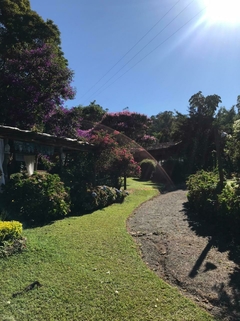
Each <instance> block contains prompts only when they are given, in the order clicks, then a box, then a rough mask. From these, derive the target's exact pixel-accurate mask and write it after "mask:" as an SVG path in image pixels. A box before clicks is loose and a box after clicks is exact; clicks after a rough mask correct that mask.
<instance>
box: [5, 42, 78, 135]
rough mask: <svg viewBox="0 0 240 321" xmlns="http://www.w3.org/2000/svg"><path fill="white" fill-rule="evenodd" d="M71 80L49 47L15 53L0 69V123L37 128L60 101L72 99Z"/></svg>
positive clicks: (70, 74) (67, 70)
mask: <svg viewBox="0 0 240 321" xmlns="http://www.w3.org/2000/svg"><path fill="white" fill-rule="evenodd" d="M72 76H73V73H72V71H70V70H69V69H68V68H67V67H61V66H60V65H59V63H58V58H57V57H56V55H55V53H54V52H53V50H52V47H51V45H43V46H41V47H38V48H35V49H21V50H19V51H18V53H17V54H16V55H14V57H12V58H11V59H6V62H5V63H4V65H3V66H2V68H1V69H0V101H1V109H0V119H1V123H2V124H6V125H10V126H17V127H20V128H32V127H33V126H37V127H38V129H39V128H41V126H42V124H43V123H44V122H45V121H46V120H47V119H48V117H49V116H50V115H51V114H52V113H53V112H54V111H55V109H56V108H57V107H59V106H61V105H62V102H63V100H66V99H69V98H73V96H74V91H73V89H72V88H71V86H70V82H71V80H72Z"/></svg>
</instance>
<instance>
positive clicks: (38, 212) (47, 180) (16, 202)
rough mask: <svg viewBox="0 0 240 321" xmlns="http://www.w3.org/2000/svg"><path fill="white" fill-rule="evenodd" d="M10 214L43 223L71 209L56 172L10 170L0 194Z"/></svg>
mask: <svg viewBox="0 0 240 321" xmlns="http://www.w3.org/2000/svg"><path fill="white" fill-rule="evenodd" d="M0 197H1V200H2V204H3V206H4V209H5V210H6V211H7V212H8V213H9V214H10V216H11V218H16V219H18V220H20V221H29V220H33V221H34V222H36V223H44V222H48V221H52V220H55V219H59V218H62V217H64V216H65V215H67V214H68V213H69V211H70V198H69V193H68V189H67V188H65V187H64V184H63V183H62V182H61V181H60V178H59V176H58V175H56V174H54V175H51V174H47V173H41V174H40V173H34V174H33V175H32V176H30V177H29V176H27V175H26V174H25V173H23V174H22V173H18V174H13V175H12V176H11V179H10V180H9V182H8V183H7V184H6V185H5V186H4V187H3V193H2V194H1V195H0Z"/></svg>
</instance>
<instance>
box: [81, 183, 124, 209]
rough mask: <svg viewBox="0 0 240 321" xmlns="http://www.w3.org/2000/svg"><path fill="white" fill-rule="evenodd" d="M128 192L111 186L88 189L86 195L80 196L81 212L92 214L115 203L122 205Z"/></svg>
mask: <svg viewBox="0 0 240 321" xmlns="http://www.w3.org/2000/svg"><path fill="white" fill-rule="evenodd" d="M127 194H128V193H127V192H125V191H122V190H120V189H117V188H114V187H109V186H105V185H104V186H97V187H95V188H89V189H87V191H86V193H85V194H83V195H79V200H80V202H81V203H80V204H79V207H80V208H81V212H83V213H84V212H85V213H86V212H92V211H95V210H97V209H100V208H104V207H106V206H108V205H111V204H113V203H122V202H123V201H124V198H125V197H126V196H127Z"/></svg>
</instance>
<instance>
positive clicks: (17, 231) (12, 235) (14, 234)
mask: <svg viewBox="0 0 240 321" xmlns="http://www.w3.org/2000/svg"><path fill="white" fill-rule="evenodd" d="M21 235H22V224H21V223H20V222H17V221H4V222H2V221H0V244H2V243H3V242H4V241H12V240H14V239H17V238H20V237H21Z"/></svg>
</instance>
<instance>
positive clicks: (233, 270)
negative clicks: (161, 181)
mask: <svg viewBox="0 0 240 321" xmlns="http://www.w3.org/2000/svg"><path fill="white" fill-rule="evenodd" d="M186 194H187V192H186V191H185V190H177V191H174V192H170V193H167V194H163V195H159V196H157V197H155V198H153V199H152V200H150V201H148V202H146V203H144V204H142V205H141V206H140V207H139V208H137V209H136V210H135V211H134V213H133V215H132V216H131V217H130V218H129V220H128V229H129V231H130V233H131V235H132V236H133V237H134V239H135V240H136V242H137V243H138V244H139V246H140V249H141V253H142V258H143V260H144V261H145V262H146V264H148V266H149V267H150V268H151V269H152V270H154V271H155V272H156V273H157V275H158V276H159V277H161V278H162V279H164V280H165V281H166V282H168V283H169V284H171V285H174V286H177V287H178V288H179V289H180V291H181V292H182V294H184V295H186V296H190V297H191V298H192V299H194V300H195V301H196V302H197V303H198V304H199V305H201V306H202V307H204V308H205V309H207V310H208V311H209V312H210V313H212V314H214V315H216V316H218V317H220V318H221V319H222V320H240V314H239V312H240V290H239V289H240V269H239V266H238V265H237V264H236V263H234V262H233V261H231V260H230V259H229V255H230V253H229V251H228V250H227V249H226V248H225V249H224V250H222V252H221V251H220V250H219V248H220V247H219V246H218V247H216V244H215V241H214V240H213V239H212V238H209V237H207V235H205V236H203V235H204V234H207V233H204V229H201V226H200V225H199V226H198V224H197V223H196V221H192V220H191V219H190V218H189V217H188V216H187V215H186V212H185V210H184V203H186V202H187V197H186ZM205 232H206V231H205ZM197 234H198V235H197ZM201 235H202V236H201ZM234 277H235V282H234V281H233V280H234Z"/></svg>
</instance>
